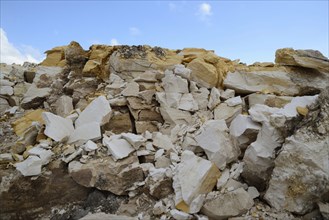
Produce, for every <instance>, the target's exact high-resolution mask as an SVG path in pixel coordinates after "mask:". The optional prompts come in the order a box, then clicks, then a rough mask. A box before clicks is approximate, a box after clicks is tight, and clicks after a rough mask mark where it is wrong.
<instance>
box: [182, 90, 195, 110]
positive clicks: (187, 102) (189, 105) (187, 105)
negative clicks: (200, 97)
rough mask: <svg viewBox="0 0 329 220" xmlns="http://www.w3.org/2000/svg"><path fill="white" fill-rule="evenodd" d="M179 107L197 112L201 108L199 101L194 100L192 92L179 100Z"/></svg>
mask: <svg viewBox="0 0 329 220" xmlns="http://www.w3.org/2000/svg"><path fill="white" fill-rule="evenodd" d="M178 109H180V110H185V111H190V112H195V111H197V110H199V106H198V103H197V102H196V101H195V100H194V98H193V95H192V94H191V93H187V94H184V95H183V96H182V98H181V99H180V101H179V105H178Z"/></svg>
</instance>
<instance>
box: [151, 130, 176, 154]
mask: <svg viewBox="0 0 329 220" xmlns="http://www.w3.org/2000/svg"><path fill="white" fill-rule="evenodd" d="M153 145H154V146H156V147H157V148H161V149H164V150H170V149H173V148H174V145H173V143H172V142H171V139H170V137H169V136H167V135H165V134H162V133H160V132H155V133H153Z"/></svg>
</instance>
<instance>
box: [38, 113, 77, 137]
mask: <svg viewBox="0 0 329 220" xmlns="http://www.w3.org/2000/svg"><path fill="white" fill-rule="evenodd" d="M42 118H43V120H44V121H45V124H46V130H45V131H44V133H45V135H47V136H48V137H50V138H51V139H53V140H54V141H59V142H60V141H63V140H64V139H66V138H68V137H69V136H70V135H71V134H72V133H73V132H74V127H73V123H72V120H70V119H67V118H62V117H60V116H58V115H54V114H53V113H50V112H44V113H42Z"/></svg>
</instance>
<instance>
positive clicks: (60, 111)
mask: <svg viewBox="0 0 329 220" xmlns="http://www.w3.org/2000/svg"><path fill="white" fill-rule="evenodd" d="M55 106H56V114H57V115H59V116H61V117H66V116H68V115H69V114H70V113H71V112H72V111H73V100H72V98H71V97H69V96H66V95H63V96H61V97H59V99H58V100H57V101H56V103H55Z"/></svg>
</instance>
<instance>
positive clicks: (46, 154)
mask: <svg viewBox="0 0 329 220" xmlns="http://www.w3.org/2000/svg"><path fill="white" fill-rule="evenodd" d="M28 153H29V154H30V155H35V156H38V157H39V158H40V159H41V162H42V165H46V164H48V163H49V161H50V159H51V156H52V155H54V153H53V152H52V151H51V150H46V149H44V148H42V147H39V146H37V147H33V148H31V149H30V150H29V151H28Z"/></svg>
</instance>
